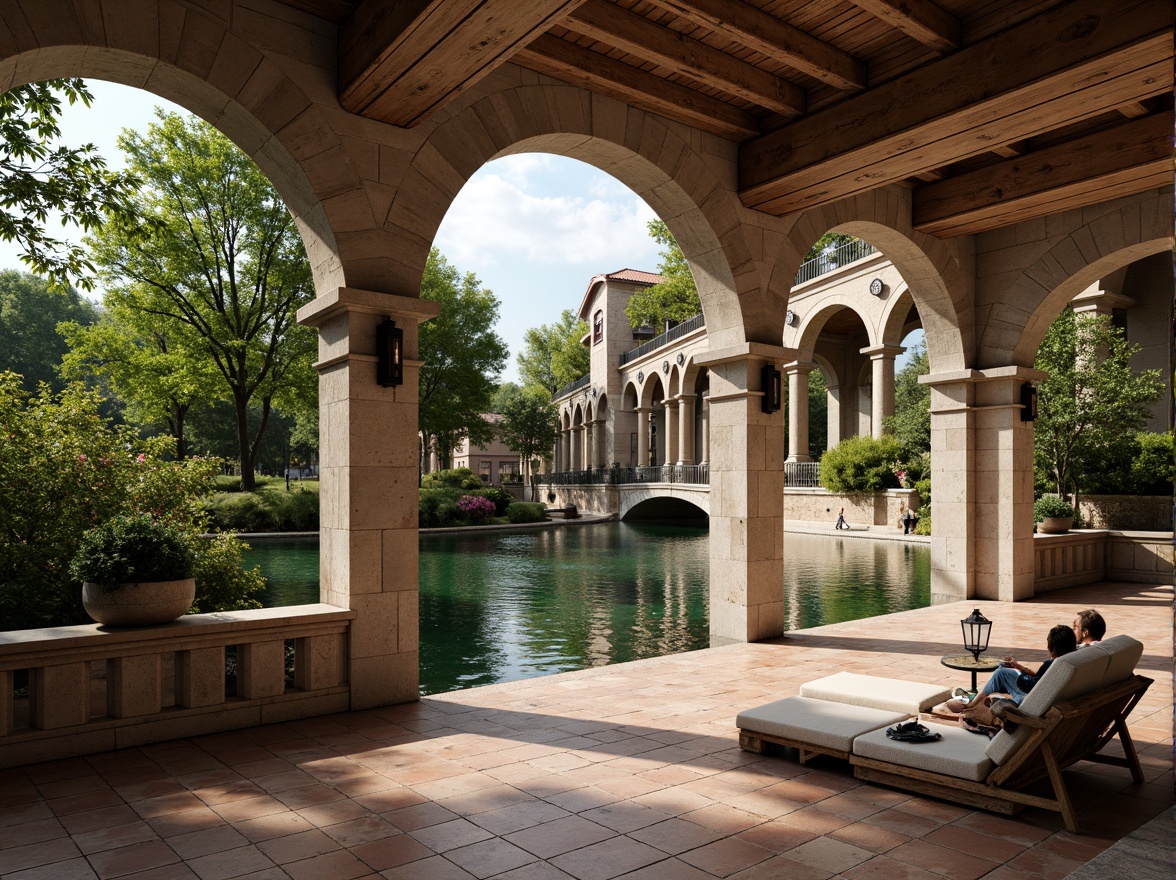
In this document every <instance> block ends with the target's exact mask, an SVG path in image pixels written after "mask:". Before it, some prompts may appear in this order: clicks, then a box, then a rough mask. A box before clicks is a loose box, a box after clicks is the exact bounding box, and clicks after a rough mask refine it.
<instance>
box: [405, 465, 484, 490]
mask: <svg viewBox="0 0 1176 880" xmlns="http://www.w3.org/2000/svg"><path fill="white" fill-rule="evenodd" d="M485 485H486V484H485V483H483V482H482V478H481V477H479V476H478V475H477V474H475V473H474V472H473V471H472V470H470V469H469V468H468V467H460V468H450V469H449V470H442V471H433V472H432V473H431V474H425V475H424V477H422V478H421V487H422V488H437V487H442V486H444V487H446V488H450V489H481V488H482V487H483V486H485Z"/></svg>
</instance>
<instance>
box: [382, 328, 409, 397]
mask: <svg viewBox="0 0 1176 880" xmlns="http://www.w3.org/2000/svg"><path fill="white" fill-rule="evenodd" d="M376 358H377V361H376V383H377V384H379V385H381V386H383V387H384V388H391V387H395V386H397V385H403V384H404V330H402V329H401V328H399V327H397V326H396V322H395V321H393V320H392V319H391V318H385V319H384V321H383V323H381V324H379V325H377V326H376Z"/></svg>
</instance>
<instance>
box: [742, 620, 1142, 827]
mask: <svg viewBox="0 0 1176 880" xmlns="http://www.w3.org/2000/svg"><path fill="white" fill-rule="evenodd" d="M1142 653H1143V645H1141V644H1140V643H1139V642H1137V641H1136V640H1135V639H1132V638H1130V637H1128V636H1116V637H1114V638H1112V639H1107V640H1105V641H1103V642H1101V643H1099V644H1097V645H1092V646H1090V647H1085V648H1081V649H1079V650H1078V651H1075V652H1073V653H1072V654H1067V655H1065V656H1064V657H1060V658H1058V659H1057V660H1055V661H1054V663H1053V664H1052V665H1051V666H1050V668H1049V670H1047V672H1046V674H1045V675H1043V676H1042V677H1041V680H1040V681H1039V682H1038V683H1037V685H1036V687H1034V689H1033V691H1032V692H1031V693H1030V694H1029V696H1028V697H1026V698H1025V700H1024V702H1022V704H1021V706H1020V707H1019V708H1016V709H1009V710H1006V711H1005V712H1003V713H1002V716H1003V717H1004V718H1005V720H1006V722H1008V723H1010V724H1009V727H1008V728H1006V729H1005V730H1003V731H1001V732H1000V733H999V734H997V735H996V736H995V737H993V739H992V740H991V741H989V740H988V739H987V738H985V737H983V736H980V735H978V734H975V733H971V732H969V731H967V730H964V729H963V728H961V727H958V726H953V725H947V724H937V723H935V722H934V721H932V720H927V721H926V724H927V726H928V727H929V728H930V729H931V730H932V731H935V732H938V733H940V734H941V736H942V738H941V739H940V740H939V741H936V742H926V743H917V744H916V743H907V742H899V741H895V740H892V739H889V738H888V737H887V736H886V730H885V728H886V726H888V723H889V722H888V721H886V720H884V719H883V718H882V717H881V713H879V710H878V708H867V707H860V706H842V707H841V708H840V709H838V710H837V711H836V712H834V713H830V712H826V711H822V710H821V709H820V708H819V707H816V708H814V707H813V706H811V705H808V704H809V703H819V702H820V700H810V699H808V698H805V697H789V698H786V699H785V700H780V701H777V702H776V703H769V704H767V705H766V706H761V707H758V708H757V709H752V710H748V711H747V712H744V713H741V714H740V716H739V720H738V722H737V723H738V724H739V727H740V728H741V729H740V745H741V746H743V747H744V748H745V749H749V750H751V751H761V750H762V749H763V745H764V743H765V742H776V743H780V744H783V745H790V746H795V747H796V748H797V749H799V750H800V752H801V757H802V760H803V759H806V758H807V757H809V755H810V754H812V753H823V754H831V755H835V756H837V757H842V756H845V757H848V759H849V761H850V763H851V764H852V765H853V767H854V773H855V775H856V776H857V777H858V778H860V779H864V780H867V781H870V782H877V783H882V784H885V785H891V786H894V787H897V788H904V789H908V790H911V791H916V792H919V793H922V794H929V795H933V796H935V797H941V798H944V799H946V800H952V801H956V802H959V803H964V804H968V805H969V806H975V807H979V808H981V809H986V810H992V811H994V812H1002V813H1014V812H1016V811H1018V810H1020V809H1022V808H1023V807H1025V806H1036V807H1043V808H1045V809H1049V810H1055V811H1057V812H1060V813H1061V814H1062V817H1063V819H1064V820H1065V823H1066V827H1067V828H1068V829H1069V830H1070V831H1072V832H1075V833H1077V832H1078V820H1077V816H1076V814H1075V812H1074V807H1073V804H1072V802H1071V801H1070V797H1069V793H1068V792H1067V790H1066V785H1065V780H1064V779H1063V777H1062V770H1064V769H1065V768H1066V767H1068V766H1070V765H1071V764H1074V763H1076V762H1077V761H1081V760H1087V761H1094V762H1098V763H1105V764H1113V765H1115V766H1120V767H1126V768H1127V769H1128V770H1130V772H1131V775H1132V778H1133V779H1134V780H1135V781H1136V782H1137V783H1138V782H1142V781H1143V772H1142V770H1141V768H1140V765H1139V759H1138V756H1137V755H1136V752H1135V747H1134V745H1133V743H1132V741H1131V735H1130V734H1129V733H1128V731H1127V716H1128V715H1130V713H1131V711H1132V710H1133V709H1134V708H1135V706H1136V704H1138V702H1139V700H1140V699H1141V698H1142V696H1143V694H1144V693H1145V692H1146V691H1147V689H1148V687H1149V686H1150V685H1151V679H1148V678H1144V677H1143V676H1139V675H1135V674H1134V670H1135V664H1136V663H1137V662H1138V661H1139V658H1140V657H1141V656H1142ZM920 708H925V707H920ZM847 711H848V714H847ZM912 714H913V713H912ZM829 719H835V721H834V720H829ZM854 725H856V726H857V729H856V730H855V729H854ZM834 734H836V735H837V736H839V737H840V740H831V739H830V737H831V736H832V735H834ZM1116 737H1118V739H1119V742H1120V745H1121V746H1122V749H1123V756H1122V757H1118V756H1114V755H1104V754H1102V749H1103V748H1104V747H1105V746H1107V745H1108V744H1109V743H1110V741H1111V740H1112V739H1114V738H1116ZM1043 779H1048V781H1049V787H1050V789H1051V792H1052V796H1050V793H1048V792H1047V793H1045V794H1038V793H1036V792H1032V791H1026V790H1025V789H1026V788H1027V787H1029V786H1031V785H1032V784H1034V783H1036V782H1038V781H1040V780H1043Z"/></svg>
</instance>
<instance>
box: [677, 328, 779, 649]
mask: <svg viewBox="0 0 1176 880" xmlns="http://www.w3.org/2000/svg"><path fill="white" fill-rule="evenodd" d="M795 356H796V355H795V351H794V350H791V349H784V348H781V347H780V346H775V345H765V344H763V343H750V344H748V343H743V344H741V345H737V346H732V347H730V348H725V349H719V350H717V351H709V352H707V353H706V354H704V355H702V356H701V357H700V358H699V359H698V360H699V363H701V364H704V365H705V366H707V367H709V368H710V434H711V448H710V455H711V461H710V509H711V510H710V627H711V644H712V645H721V644H727V643H730V642H748V641H758V640H761V639H769V638H773V637H774V636H778V635H780V634H781V632H783V628H784V556H783V538H784V518H783V509H784V505H783V489H784V473H783V469H784V418H783V414H782V413H779V412H775V413H764V412H763V411H762V410H761V406H760V399H761V398H762V396H763V391H762V389H761V388H760V368H761V367H763V365H764V364H765V363H773V364H779V363H783V362H784V361H786V360H790V359H792V358H794V357H795Z"/></svg>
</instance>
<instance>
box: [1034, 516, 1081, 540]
mask: <svg viewBox="0 0 1176 880" xmlns="http://www.w3.org/2000/svg"><path fill="white" fill-rule="evenodd" d="M1073 522H1074V519H1073V517H1069V516H1047V517H1045V518H1044V519H1042V521H1041V522H1040V523H1038V524H1037V531H1039V532H1042V533H1043V534H1046V535H1061V534H1064V533H1066V532H1068V531H1070V526H1071V525H1072V524H1073Z"/></svg>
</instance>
